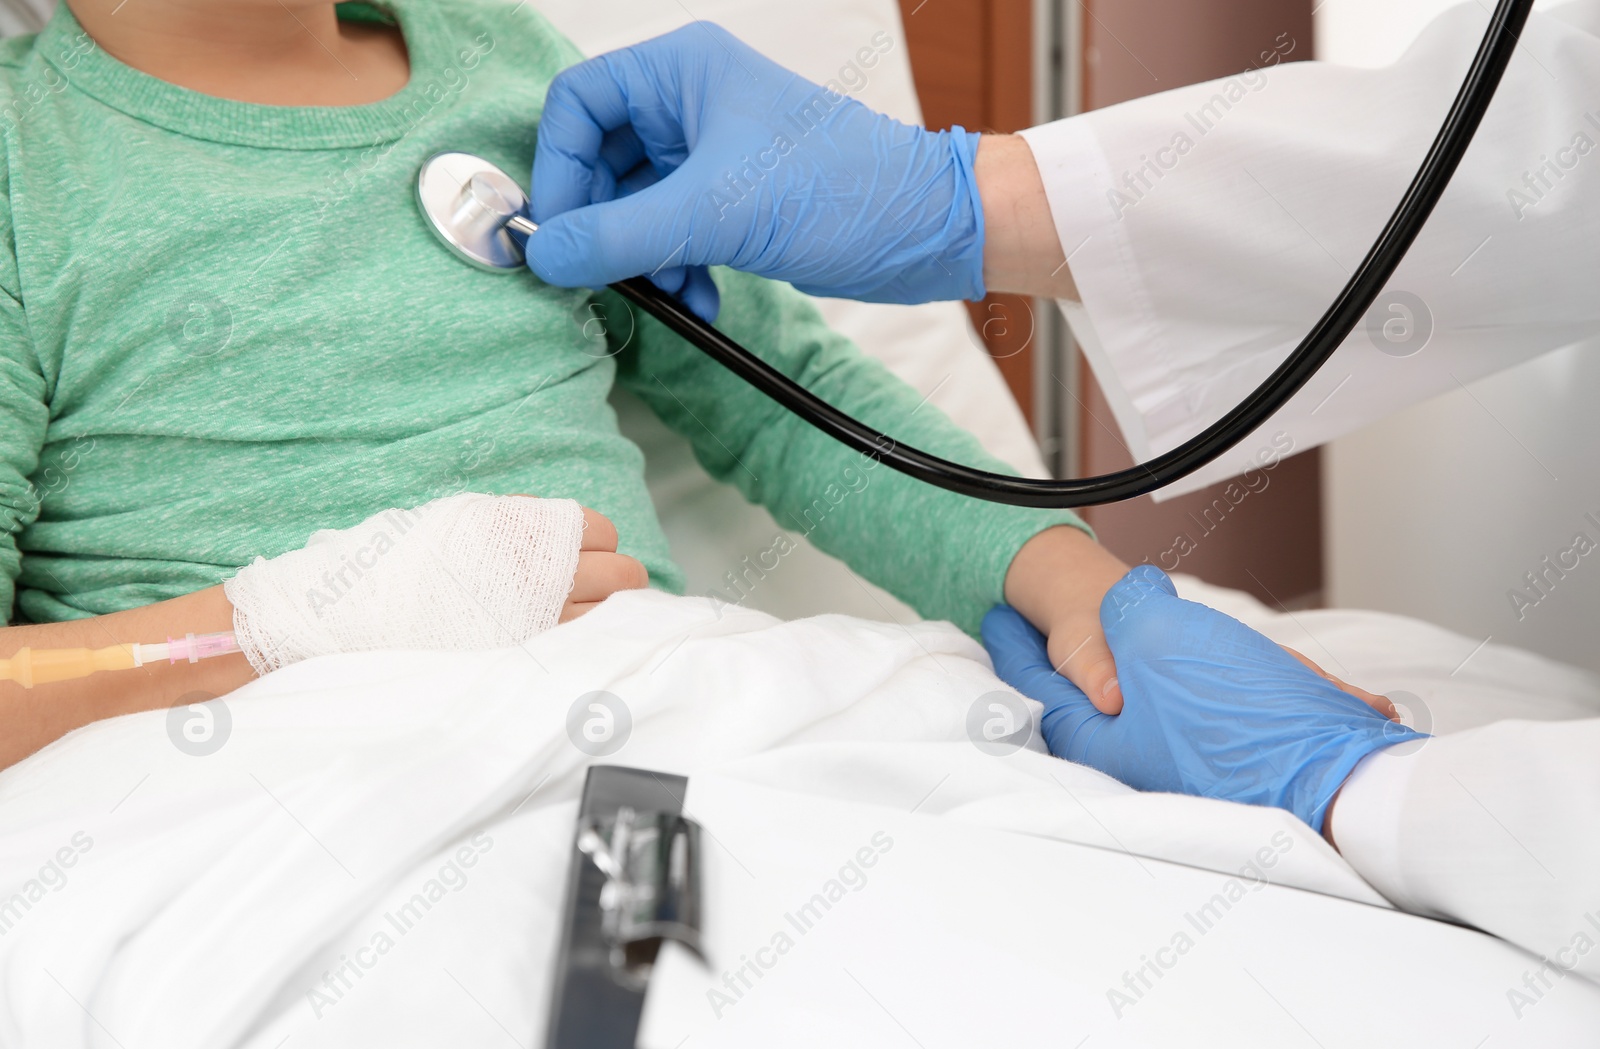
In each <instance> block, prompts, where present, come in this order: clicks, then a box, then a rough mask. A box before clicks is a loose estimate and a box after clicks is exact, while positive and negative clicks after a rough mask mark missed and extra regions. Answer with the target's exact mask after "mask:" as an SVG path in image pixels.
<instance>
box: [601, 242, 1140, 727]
mask: <svg viewBox="0 0 1600 1049" xmlns="http://www.w3.org/2000/svg"><path fill="white" fill-rule="evenodd" d="M714 272H715V277H716V280H717V282H718V284H719V285H720V286H721V288H722V290H723V309H722V314H721V316H720V317H719V319H718V322H717V325H718V327H719V328H721V329H722V330H724V331H726V332H727V333H728V334H730V335H732V336H733V337H734V338H736V339H738V340H740V341H741V342H743V343H744V344H745V345H747V346H749V347H751V348H752V349H754V350H755V351H756V352H758V353H760V354H761V355H762V356H763V357H764V358H765V359H766V360H767V361H768V362H769V363H772V364H774V365H775V366H776V367H778V368H779V369H781V370H782V371H784V372H785V373H786V374H788V375H790V376H793V377H794V378H796V379H798V380H799V381H800V382H801V383H802V384H804V385H805V386H806V387H808V388H809V389H811V390H812V391H813V392H815V393H817V394H818V395H819V396H821V397H823V398H824V399H826V400H828V401H830V402H832V403H833V404H835V405H837V406H839V407H840V408H841V409H843V410H844V411H846V412H849V413H850V414H852V415H855V416H857V417H858V418H860V419H862V420H864V421H866V422H867V423H869V424H870V425H872V426H874V427H876V428H877V429H879V430H881V431H883V432H885V433H887V434H889V435H890V436H891V437H893V438H895V439H896V440H903V441H905V442H906V443H908V444H913V445H916V446H917V447H920V448H924V449H926V450H928V451H930V452H932V453H934V454H936V455H940V456H943V457H945V458H948V459H954V460H957V461H960V462H964V463H969V464H972V465H977V466H981V467H983V468H985V469H989V470H997V471H1004V472H1012V471H1010V468H1008V467H1007V466H1005V465H1004V464H1002V463H999V462H997V461H996V460H995V459H994V458H993V457H992V456H990V455H988V454H987V453H986V452H985V451H984V450H983V448H982V446H981V445H980V444H979V443H978V441H977V440H976V438H974V437H973V436H972V435H971V434H969V433H967V432H966V431H965V430H962V429H961V428H960V427H958V426H956V425H955V424H954V423H953V422H952V421H951V420H950V419H949V418H948V417H946V416H945V415H944V414H943V413H942V412H940V411H939V410H938V409H937V408H935V407H933V406H931V405H928V404H927V403H926V401H925V399H924V398H922V397H920V396H919V395H918V394H917V392H916V391H915V390H913V389H911V387H909V386H908V385H906V384H905V383H904V382H901V381H900V380H899V379H898V378H896V377H895V376H894V375H892V374H891V373H890V372H889V371H888V370H887V369H886V368H884V367H883V366H882V365H881V364H880V363H878V362H877V361H876V360H874V359H872V358H870V357H867V356H865V355H864V354H862V353H861V352H860V351H859V350H857V349H856V347H854V346H853V345H852V344H851V343H850V342H849V341H848V340H847V339H845V338H843V337H842V336H840V335H838V334H836V333H834V332H832V331H830V330H829V329H828V328H827V326H826V325H825V324H824V323H823V322H822V319H821V317H820V316H818V314H817V312H816V310H815V309H814V308H813V307H812V306H811V305H810V303H809V302H808V301H807V300H805V299H804V298H803V297H802V296H800V295H798V294H796V293H795V292H794V291H792V290H791V289H789V288H787V287H786V286H784V285H781V284H775V283H772V282H769V281H764V280H761V279H760V278H756V277H751V276H748V275H745V274H739V273H733V272H730V271H725V270H718V271H714ZM606 301H607V309H608V311H610V310H615V311H617V312H616V313H615V314H614V315H615V316H617V317H619V318H620V317H622V316H624V314H623V312H622V311H625V310H627V309H628V307H627V306H626V305H625V304H623V303H622V302H621V301H620V299H617V298H616V297H614V296H613V297H610V298H608V299H607V300H606ZM608 327H610V328H612V329H613V330H614V331H616V332H618V333H619V334H620V335H629V334H632V335H633V338H632V340H631V343H630V344H629V345H628V346H627V347H626V348H624V349H623V351H622V352H621V353H620V354H619V355H618V358H617V361H618V375H619V381H621V382H622V383H623V384H624V385H626V386H627V387H629V388H630V389H631V390H633V391H634V392H635V393H637V394H638V395H639V396H640V397H641V398H643V399H644V400H645V401H646V402H647V403H649V404H650V405H651V407H652V408H653V409H654V410H655V411H656V413H657V414H658V415H660V416H661V417H662V419H663V420H664V421H666V422H667V424H668V425H669V426H671V427H672V428H673V429H675V430H677V431H678V432H680V433H682V434H684V435H685V436H686V437H688V438H689V440H690V441H691V443H693V445H694V447H695V453H696V456H697V457H698V458H699V460H700V462H701V463H702V464H703V465H705V467H706V468H707V469H708V470H709V471H710V472H711V474H712V475H713V476H714V477H716V478H718V479H719V480H723V481H727V482H729V483H731V484H734V485H736V486H737V487H738V488H739V489H740V490H741V491H742V492H744V494H745V496H746V497H747V498H749V499H750V500H751V501H753V502H758V503H761V504H762V505H764V506H766V507H767V508H768V509H769V510H770V511H771V512H772V515H773V517H775V518H776V519H777V521H778V524H779V525H781V526H782V527H784V528H786V529H789V530H791V531H795V532H800V533H802V534H805V535H807V536H808V537H809V538H810V539H811V540H812V541H813V542H814V543H815V544H816V545H817V546H819V547H820V548H822V549H823V550H826V551H828V552H829V553H832V554H834V555H836V556H838V557H840V558H842V559H843V560H845V561H846V562H847V563H849V564H850V565H851V567H853V568H854V569H855V570H856V571H858V572H860V573H861V574H862V575H863V576H866V577H867V578H869V579H871V580H872V581H874V582H876V583H878V584H880V585H881V586H883V587H884V588H886V589H888V590H889V591H891V592H892V593H894V594H895V595H896V596H898V597H900V598H902V599H903V600H905V601H907V602H908V603H909V604H911V605H912V606H913V607H914V608H916V609H917V611H919V612H920V613H922V614H923V615H925V616H928V617H929V618H936V619H950V620H953V621H954V622H955V623H956V625H957V626H960V627H962V628H963V629H965V630H966V631H967V632H968V633H972V634H976V633H977V629H978V622H979V620H980V619H981V618H982V617H983V614H984V613H985V612H987V611H988V610H989V609H990V608H991V607H993V606H994V605H996V604H998V603H1000V602H1002V601H1007V600H1009V601H1011V602H1012V603H1014V604H1015V605H1016V606H1017V607H1018V608H1019V609H1020V610H1022V611H1023V613H1024V614H1025V615H1027V616H1028V617H1029V619H1030V620H1032V621H1033V622H1034V623H1035V624H1036V625H1037V626H1039V628H1040V629H1041V630H1044V631H1046V632H1047V633H1048V634H1049V636H1050V639H1051V650H1052V652H1053V653H1056V654H1057V655H1058V658H1059V659H1060V660H1062V661H1063V664H1064V669H1065V671H1066V672H1067V674H1068V676H1069V677H1071V678H1072V679H1073V680H1074V681H1075V682H1077V683H1078V684H1079V685H1080V686H1081V687H1083V688H1084V689H1085V691H1087V692H1089V694H1090V695H1091V696H1092V697H1093V698H1094V699H1095V700H1096V702H1103V703H1106V704H1107V705H1108V706H1109V707H1110V708H1111V709H1112V710H1115V709H1116V708H1117V706H1118V700H1117V697H1116V696H1115V695H1114V694H1113V693H1114V689H1113V693H1107V692H1106V689H1107V687H1108V686H1110V685H1111V682H1112V679H1113V677H1114V674H1115V670H1114V667H1113V665H1112V661H1111V658H1110V653H1109V651H1108V650H1107V649H1106V648H1105V645H1104V640H1103V637H1102V635H1101V631H1100V624H1099V605H1100V599H1101V597H1102V596H1103V595H1104V594H1105V592H1106V590H1107V589H1108V588H1109V587H1110V586H1111V584H1112V583H1114V582H1115V581H1116V580H1117V579H1119V578H1120V577H1121V576H1122V574H1123V573H1125V572H1126V571H1127V566H1125V565H1123V564H1122V563H1121V562H1120V561H1119V560H1117V558H1115V557H1114V556H1112V555H1111V554H1110V553H1108V552H1107V551H1106V550H1105V549H1104V548H1102V547H1101V546H1099V544H1097V543H1096V542H1094V540H1093V537H1092V536H1091V535H1090V534H1089V533H1088V530H1087V528H1086V527H1085V526H1084V525H1083V523H1082V522H1081V521H1080V520H1079V519H1078V518H1077V517H1076V516H1075V515H1074V514H1072V513H1070V512H1068V511H1053V510H1034V509H1027V508H1021V507H1014V506H1001V505H997V504H993V503H986V502H982V501H980V500H977V499H972V498H968V497H965V496H960V495H955V494H952V493H950V492H946V491H942V490H939V489H936V488H933V487H931V486H929V485H926V484H924V483H922V482H920V481H914V480H912V479H910V478H908V477H906V476H904V475H902V474H899V473H896V472H895V471H893V470H891V469H890V468H889V467H887V466H884V465H882V464H881V463H878V462H876V461H875V460H871V459H867V458H864V457H863V456H861V455H859V454H857V453H856V452H853V451H849V450H848V449H846V448H844V447H843V446H842V445H840V444H838V443H837V442H835V441H834V440H833V439H832V438H830V437H827V436H825V435H823V434H822V433H820V432H819V431H817V430H816V429H814V428H812V427H811V426H810V425H808V424H807V423H805V422H803V421H801V420H800V419H798V418H797V417H795V416H793V415H791V414H790V413H788V412H787V411H784V410H782V409H780V408H779V407H778V406H777V405H776V404H775V403H774V402H772V401H771V400H769V399H768V398H766V397H765V396H763V395H762V394H760V393H757V392H755V391H754V390H752V389H751V388H750V387H748V386H746V385H745V384H744V383H743V382H742V381H741V380H739V379H738V378H736V377H735V376H734V375H733V374H732V373H730V372H728V371H727V370H725V369H723V368H722V367H721V366H719V365H717V364H715V363H713V362H712V361H711V360H710V359H709V358H707V357H706V356H705V355H703V354H701V353H700V352H699V351H697V350H694V349H691V348H689V347H687V346H685V345H684V344H683V343H682V342H681V341H680V340H678V339H677V338H676V337H674V336H671V335H670V334H668V333H667V332H666V331H665V330H664V329H663V328H662V327H661V326H660V325H658V324H656V323H655V322H654V321H653V320H651V319H649V318H646V317H643V316H638V317H636V318H635V323H633V324H630V323H624V322H620V321H619V322H618V323H615V324H611V325H608ZM635 327H637V331H636V332H635ZM729 567H730V568H732V567H735V566H734V565H732V564H730V565H729ZM774 570H775V571H779V572H781V571H783V570H784V569H783V567H782V566H781V564H780V565H779V566H778V567H777V568H776V569H774Z"/></svg>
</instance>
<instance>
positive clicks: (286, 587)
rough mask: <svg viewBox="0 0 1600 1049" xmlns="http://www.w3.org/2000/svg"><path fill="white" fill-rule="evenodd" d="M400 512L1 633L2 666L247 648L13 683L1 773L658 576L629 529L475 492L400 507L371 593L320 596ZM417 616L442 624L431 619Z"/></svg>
mask: <svg viewBox="0 0 1600 1049" xmlns="http://www.w3.org/2000/svg"><path fill="white" fill-rule="evenodd" d="M580 510H581V518H580V516H579V511H580ZM391 513H395V511H386V512H385V514H383V515H377V516H375V517H373V518H369V519H368V520H367V521H366V522H363V523H362V524H359V525H356V526H355V527H353V528H347V529H344V530H341V531H337V532H334V531H327V532H319V533H317V535H316V536H314V537H313V538H312V541H311V542H309V543H308V544H307V545H306V546H305V547H303V548H301V549H299V550H293V551H290V552H289V553H287V554H283V555H281V556H279V557H275V558H273V559H272V560H270V561H266V560H260V559H258V560H257V561H256V562H255V563H254V564H252V565H249V566H248V567H246V568H244V569H242V570H241V571H240V573H239V575H238V576H236V577H235V578H234V579H233V580H231V581H230V582H228V583H226V584H224V585H223V586H213V587H209V588H207V589H205V590H199V591H196V592H195V593H192V594H186V595H184V596H183V597H177V598H173V599H172V600H170V601H162V602H159V603H157V604H153V605H146V606H144V607H142V608H134V609H129V610H128V611H125V612H115V613H112V614H110V615H103V616H96V617H94V618H92V619H80V620H74V621H72V622H66V623H51V624H46V625H39V626H16V627H9V628H4V629H0V658H9V657H10V656H12V655H14V654H15V653H16V651H17V650H18V649H19V648H23V647H31V648H105V647H108V646H111V645H118V644H126V643H128V642H151V643H156V642H161V641H165V640H166V639H167V638H168V637H177V638H181V637H183V636H184V635H185V634H189V633H193V634H208V633H216V632H220V631H227V630H236V631H237V632H238V636H239V644H240V647H241V648H243V649H244V652H242V653H233V654H230V655H226V656H217V657H214V658H211V659H206V660H202V661H201V662H198V663H193V664H191V663H189V662H187V661H184V662H180V663H177V664H168V665H147V666H143V667H139V668H137V669H133V670H116V671H102V672H100V673H96V674H91V675H89V676H88V677H83V678H77V679H75V680H71V681H58V682H52V683H48V684H39V685H35V686H34V687H33V688H32V689H24V688H23V687H22V686H21V685H18V684H16V683H14V682H11V681H0V768H4V767H6V766H9V765H12V764H14V763H16V762H17V761H20V760H21V759H22V758H25V757H27V756H28V755H29V754H32V753H33V752H34V751H36V750H38V749H39V748H40V747H42V746H44V745H45V744H47V743H49V742H51V741H52V740H55V739H57V738H59V737H61V736H62V735H65V734H66V733H67V732H70V731H72V730H73V729H75V728H79V727H81V726H83V725H87V724H89V723H90V722H91V721H98V720H99V719H101V718H108V717H114V716H116V715H118V714H131V713H133V712H135V711H141V710H156V709H159V708H161V707H170V706H174V705H176V704H179V703H182V704H184V705H188V704H191V703H203V702H205V701H206V700H209V699H215V698H216V697H218V696H221V695H223V694H225V693H227V692H231V691H233V690H234V689H236V688H238V687H239V686H240V685H243V684H245V683H246V682H248V681H250V680H251V679H252V678H253V677H255V676H256V668H257V667H259V668H261V669H262V670H263V672H265V671H266V670H269V669H274V668H276V667H279V666H283V665H286V664H288V663H293V662H296V661H298V660H300V659H306V658H310V657H311V656H315V655H322V654H328V653H334V652H351V651H370V650H374V649H385V648H396V649H398V648H422V649H460V650H468V649H487V648H498V647H503V646H506V645H514V644H520V643H522V642H523V641H525V640H527V638H528V637H531V636H532V635H533V634H535V633H538V632H539V631H541V630H543V629H545V628H547V627H549V626H553V625H554V624H555V623H557V622H566V621H567V620H569V619H573V618H575V617H577V616H580V615H582V614H584V613H585V612H587V611H589V610H590V609H592V608H594V607H595V605H597V604H598V603H599V602H601V601H603V600H605V598H607V597H609V596H610V595H611V594H612V593H614V592H616V591H618V590H628V589H638V588H643V587H644V586H646V585H647V584H648V582H649V577H648V574H647V573H646V572H645V569H644V566H643V565H641V564H640V563H639V562H638V561H636V560H634V559H633V558H631V557H628V556H626V555H625V554H619V553H617V531H616V529H615V528H614V527H613V526H612V524H611V522H610V521H609V520H607V519H606V518H605V516H603V515H602V514H599V513H597V512H595V511H593V510H590V509H587V508H580V507H578V506H577V504H576V503H572V502H570V501H568V500H543V499H527V498H524V497H521V496H488V495H477V494H473V493H466V494H463V495H458V496H451V497H447V498H444V499H436V500H434V501H433V502H431V503H428V504H426V505H424V506H422V507H419V508H418V509H416V510H412V511H404V512H401V513H402V514H403V516H404V517H405V518H406V519H407V521H408V522H409V526H408V530H407V531H406V532H405V533H404V534H403V535H402V536H401V537H400V538H399V539H398V540H397V541H396V542H395V544H394V546H393V547H392V548H385V549H386V550H387V552H386V553H384V554H382V555H381V556H380V558H379V559H378V560H376V561H374V562H372V563H371V564H368V565H367V567H366V569H365V571H364V572H363V574H362V576H361V578H360V582H359V584H358V585H357V586H355V587H352V588H351V589H350V590H347V591H345V592H344V593H343V594H341V595H340V596H339V597H338V598H337V599H335V600H333V601H325V600H323V601H319V599H318V597H317V596H316V595H315V593H314V592H312V591H310V590H309V589H308V587H307V585H306V583H307V581H308V579H315V578H316V577H318V576H321V575H323V574H325V573H327V572H332V571H340V570H341V566H343V568H342V570H344V571H349V568H348V566H349V564H350V562H351V560H352V557H353V556H359V555H349V554H348V550H349V549H350V548H352V547H353V548H356V549H358V550H365V549H368V547H367V546H364V545H363V544H365V543H366V542H367V540H368V539H369V538H370V535H371V530H372V528H373V527H374V526H373V522H374V521H377V520H378V519H379V518H380V517H385V516H387V515H388V514H391ZM363 563H365V562H363ZM235 601H237V602H238V603H239V608H240V609H243V614H242V615H241V614H237V610H236V608H235V605H234V602H235ZM411 607H415V608H422V609H429V610H432V611H433V612H434V613H436V614H435V615H434V616H432V617H421V618H418V617H416V616H414V615H412V614H411V613H410V608H411Z"/></svg>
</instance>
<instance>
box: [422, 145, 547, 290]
mask: <svg viewBox="0 0 1600 1049" xmlns="http://www.w3.org/2000/svg"><path fill="white" fill-rule="evenodd" d="M417 204H418V205H419V206H420V207H421V208H422V213H423V214H424V215H426V216H427V217H428V222H429V224H430V225H431V226H432V227H433V232H434V233H436V234H438V236H439V239H440V240H442V241H444V243H445V246H446V247H448V248H449V249H450V250H451V251H452V252H454V253H455V254H456V256H457V257H459V258H460V259H462V260H463V261H465V262H468V263H471V264H472V265H474V266H476V267H478V268H479V269H484V270H495V271H500V272H504V271H507V270H520V269H522V266H523V255H522V246H521V245H519V244H518V243H517V242H516V240H515V239H513V238H512V236H511V233H510V232H509V231H508V230H507V229H506V226H507V224H508V223H511V224H512V225H514V226H515V227H516V228H517V229H519V230H521V231H522V232H524V233H528V232H532V231H533V230H534V229H537V228H538V227H536V226H534V224H533V223H531V222H529V221H528V220H527V219H526V218H523V217H522V214H523V212H524V211H525V210H526V209H527V206H528V195H527V194H526V193H524V192H523V191H522V187H521V186H519V185H517V182H516V180H515V179H513V178H512V177H511V176H510V175H507V174H506V173H505V172H504V171H501V170H500V169H499V168H497V167H495V166H494V165H493V164H491V163H489V162H488V161H487V160H484V159H483V158H482V157H476V156H473V155H472V154H471V153H436V154H434V155H433V156H431V157H429V158H428V160H427V162H426V163H424V164H423V165H422V170H420V171H418V172H417Z"/></svg>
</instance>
